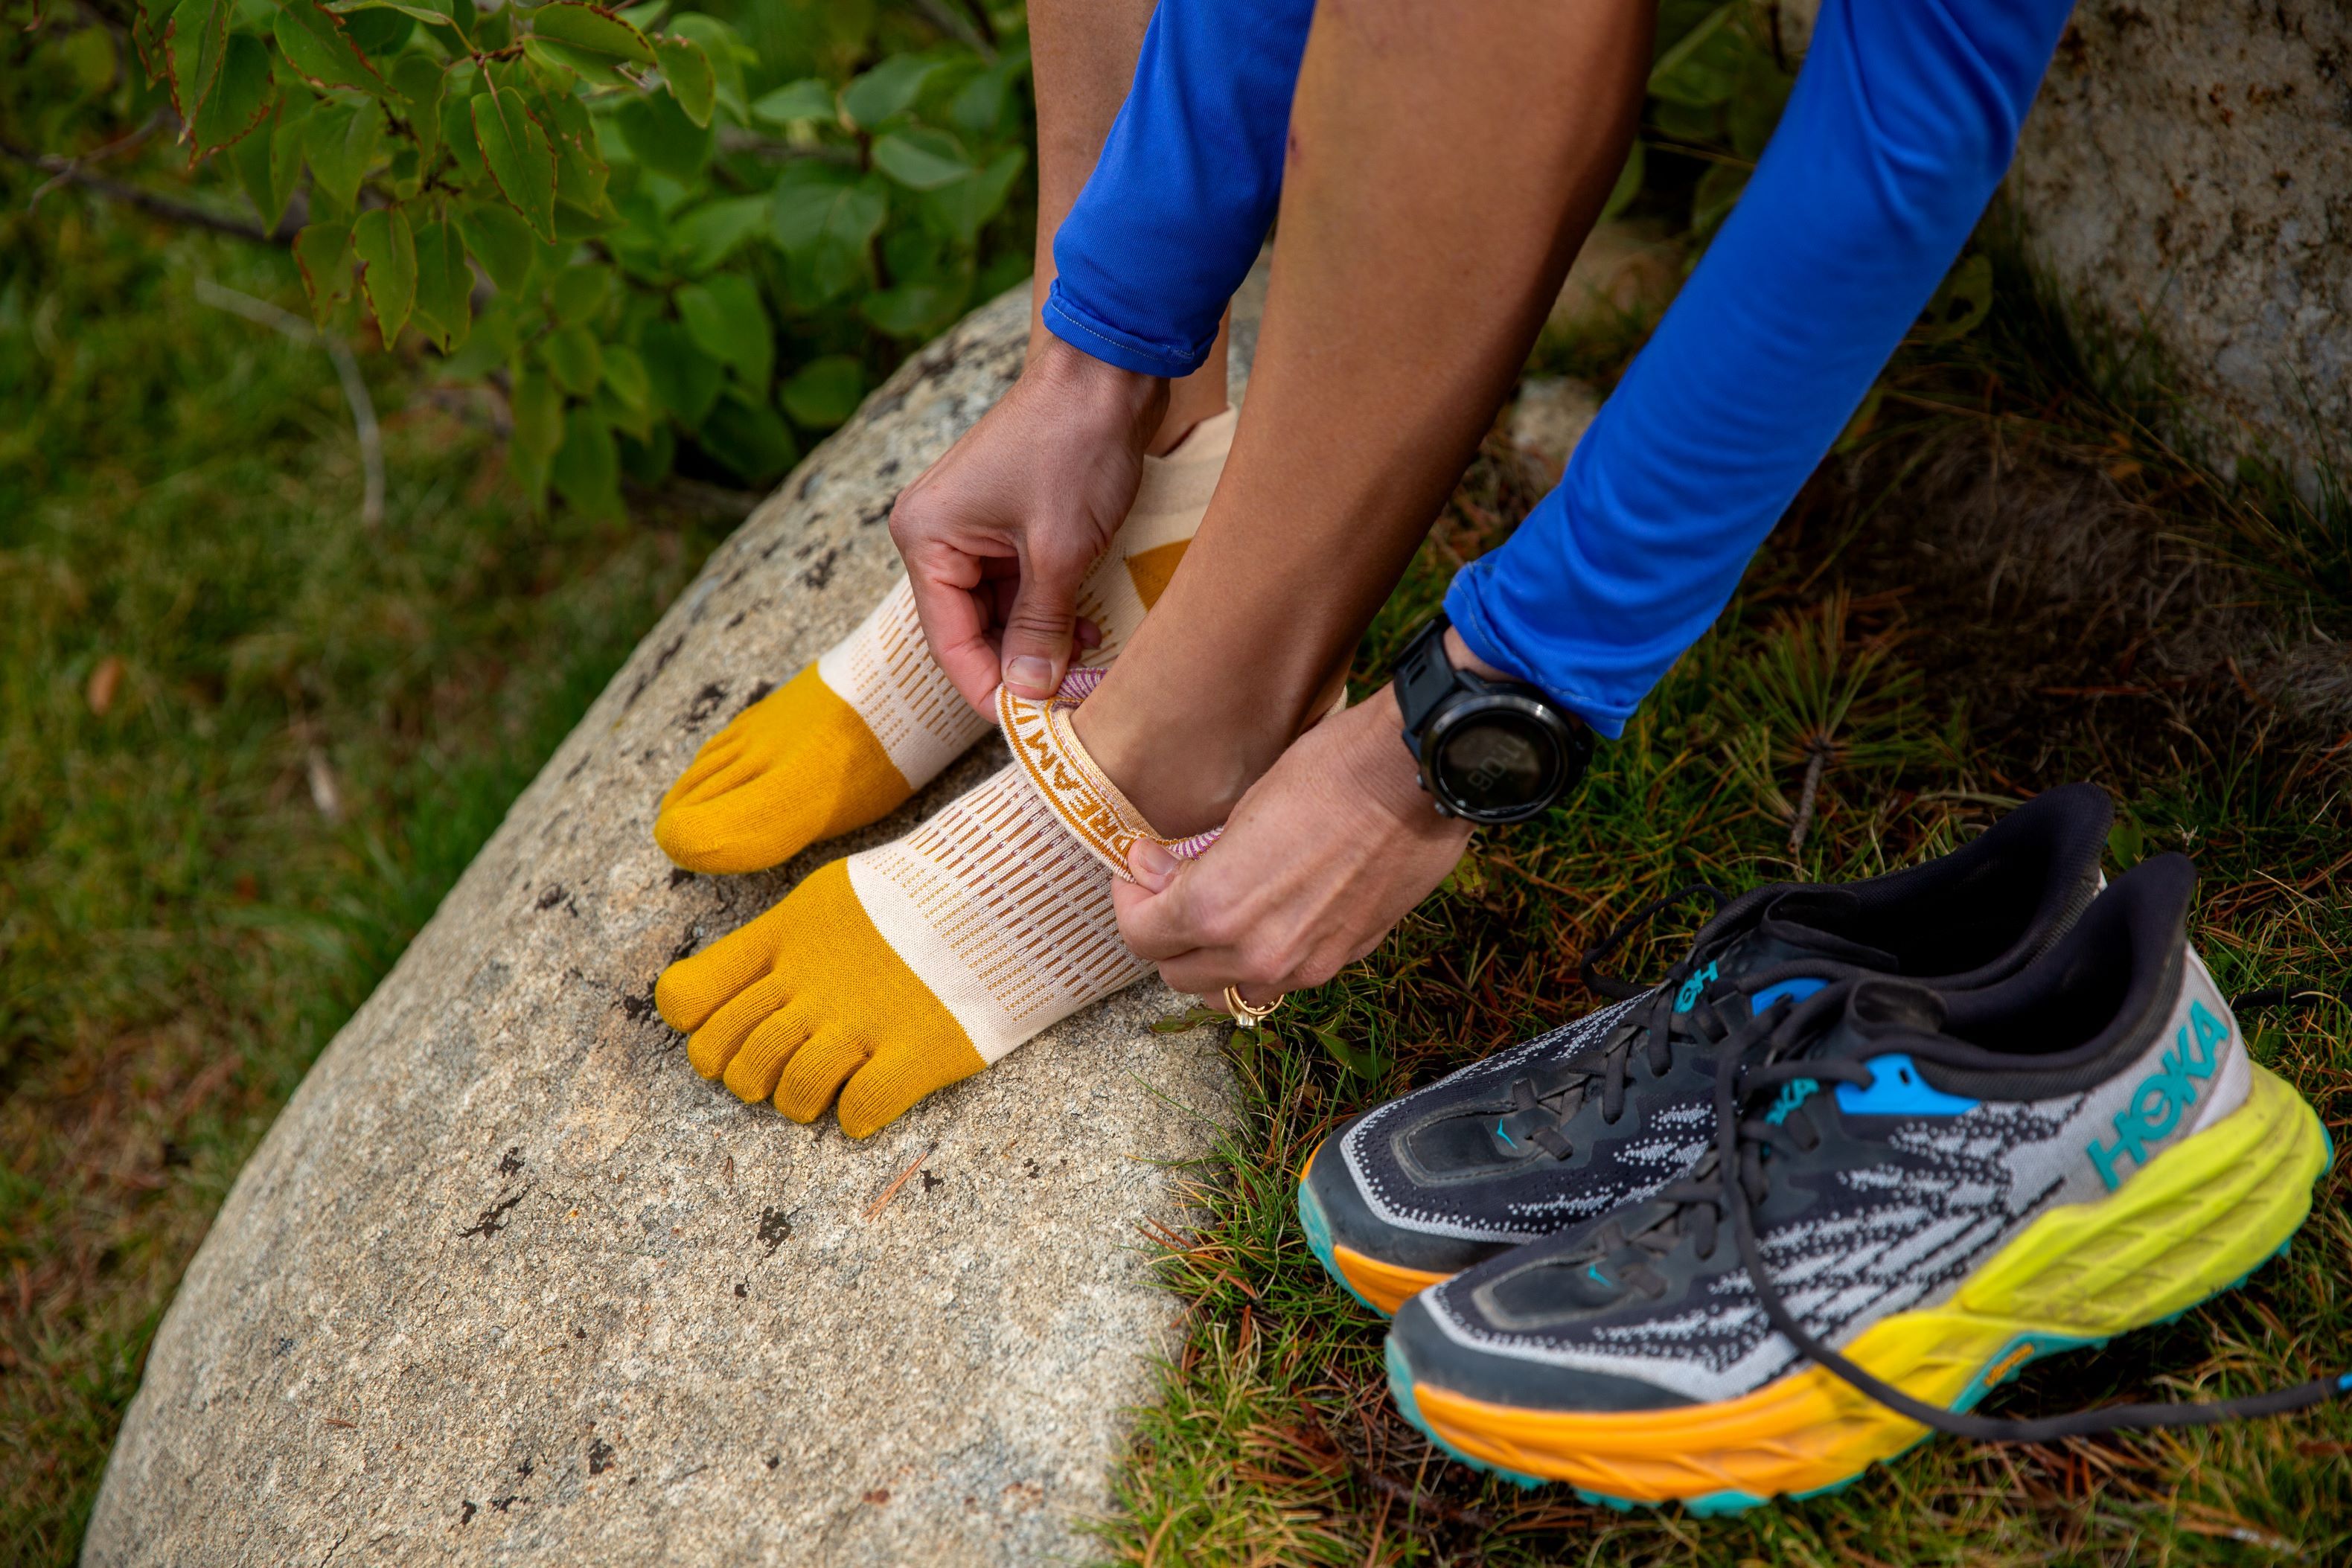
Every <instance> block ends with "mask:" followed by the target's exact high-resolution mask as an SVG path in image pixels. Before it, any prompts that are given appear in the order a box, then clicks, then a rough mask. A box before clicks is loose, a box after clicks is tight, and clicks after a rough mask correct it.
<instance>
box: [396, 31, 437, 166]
mask: <svg viewBox="0 0 2352 1568" xmlns="http://www.w3.org/2000/svg"><path fill="white" fill-rule="evenodd" d="M446 79H447V73H446V72H445V71H443V70H442V68H441V67H440V64H439V63H438V62H437V61H436V60H435V59H433V58H432V57H430V56H428V55H423V54H407V55H403V56H401V57H400V58H399V59H398V60H396V61H394V63H393V68H392V86H393V90H394V91H395V92H397V93H399V94H400V96H401V98H402V99H403V100H404V101H405V102H406V103H407V105H408V112H407V113H406V114H405V115H404V116H403V117H402V118H404V119H405V120H407V121H408V124H409V128H410V129H411V130H413V131H415V133H416V150H417V152H419V153H420V154H422V155H423V156H424V158H425V161H426V162H431V161H432V158H433V150H434V149H435V148H436V147H437V146H439V145H440V141H441V93H442V89H443V87H444V84H445V83H446Z"/></svg>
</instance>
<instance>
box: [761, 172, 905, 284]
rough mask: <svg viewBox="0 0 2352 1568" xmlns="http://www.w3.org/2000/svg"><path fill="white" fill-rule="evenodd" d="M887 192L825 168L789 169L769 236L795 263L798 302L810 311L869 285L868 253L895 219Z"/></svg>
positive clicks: (777, 192) (867, 179)
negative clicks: (885, 225) (891, 217)
mask: <svg viewBox="0 0 2352 1568" xmlns="http://www.w3.org/2000/svg"><path fill="white" fill-rule="evenodd" d="M887 189H888V188H887V186H886V185H884V184H883V183H882V182H881V180H880V178H879V177H878V176H875V175H862V176H861V175H858V174H856V173H853V172H850V171H848V170H845V169H835V168H832V167H830V166H828V165H824V164H819V163H799V164H794V165H793V166H791V167H790V168H787V169H786V170H785V171H784V172H783V174H782V176H781V177H780V178H779V179H778V180H777V181H776V184H775V189H774V190H773V191H772V192H771V193H770V195H769V198H768V199H769V208H770V224H769V235H770V237H771V238H772V239H774V241H775V242H776V245H777V246H778V248H780V249H782V251H783V252H784V253H785V254H786V255H787V256H791V257H792V258H793V263H794V266H793V280H794V288H795V291H796V292H795V298H798V299H799V300H800V302H801V303H802V304H803V305H805V306H808V307H810V308H814V307H817V306H821V305H823V304H824V302H825V301H827V300H830V299H834V298H838V297H840V296H841V295H842V294H845V293H846V292H847V291H848V290H849V289H851V288H853V287H856V286H857V285H859V284H861V283H863V282H865V281H866V276H867V272H868V268H869V266H870V263H869V261H868V249H869V247H870V246H871V245H872V243H873V240H874V236H875V235H877V234H878V233H879V232H881V228H882V225H883V222H884V220H885V219H887V217H888V216H889V214H890V198H889V196H888V194H887Z"/></svg>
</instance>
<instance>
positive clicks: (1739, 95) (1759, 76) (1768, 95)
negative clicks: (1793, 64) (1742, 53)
mask: <svg viewBox="0 0 2352 1568" xmlns="http://www.w3.org/2000/svg"><path fill="white" fill-rule="evenodd" d="M1796 85H1797V78H1795V77H1793V76H1791V75H1790V74H1789V73H1788V72H1787V71H1785V70H1782V69H1781V68H1780V63H1779V62H1778V61H1776V60H1774V59H1773V58H1772V57H1771V56H1770V55H1769V54H1767V53H1765V52H1764V51H1763V50H1762V49H1757V50H1755V51H1753V52H1752V53H1750V54H1749V55H1748V60H1747V63H1746V64H1745V65H1744V66H1742V67H1741V68H1740V72H1739V84H1738V87H1736V88H1735V89H1733V90H1732V94H1731V102H1730V103H1729V105H1727V111H1726V114H1725V119H1726V120H1728V121H1729V123H1730V127H1731V148H1732V151H1733V152H1737V153H1738V154H1739V155H1740V156H1741V157H1742V158H1746V159H1749V160H1751V161H1752V160H1754V159H1757V158H1760V157H1762V156H1763V155H1764V144H1765V143H1766V142H1767V141H1770V140H1771V139H1772V130H1773V127H1775V126H1777V125H1779V124H1780V111H1781V110H1783V109H1785V108H1787V107H1788V103H1789V92H1790V89H1792V88H1794V87H1795V86H1796Z"/></svg>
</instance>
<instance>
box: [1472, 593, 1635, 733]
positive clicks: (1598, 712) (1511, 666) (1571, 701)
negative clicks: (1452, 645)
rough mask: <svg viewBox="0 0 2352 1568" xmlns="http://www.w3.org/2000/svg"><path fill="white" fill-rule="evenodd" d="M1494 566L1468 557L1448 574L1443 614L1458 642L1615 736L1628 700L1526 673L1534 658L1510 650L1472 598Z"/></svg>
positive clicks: (1629, 709)
mask: <svg viewBox="0 0 2352 1568" xmlns="http://www.w3.org/2000/svg"><path fill="white" fill-rule="evenodd" d="M1499 565H1500V563H1499V562H1498V561H1497V560H1496V558H1495V557H1494V556H1491V555H1489V556H1486V557H1485V558H1483V559H1478V560H1474V561H1472V562H1471V563H1470V564H1469V565H1468V566H1465V567H1464V568H1463V569H1462V570H1461V571H1459V572H1457V573H1456V574H1455V575H1454V583H1453V586H1452V587H1450V588H1448V589H1447V590H1446V591H1445V614H1446V618H1447V619H1448V620H1450V621H1452V622H1454V630H1455V631H1456V632H1461V633H1462V641H1463V643H1464V644H1465V646H1467V647H1468V648H1469V650H1470V651H1471V652H1472V653H1475V654H1477V655H1478V657H1480V658H1481V659H1484V660H1485V661H1486V663H1488V664H1492V665H1494V666H1495V668H1496V669H1498V670H1500V671H1502V672H1503V673H1504V674H1507V675H1509V676H1511V677H1513V678H1514V679H1517V680H1522V681H1525V682H1527V683H1528V685H1531V686H1534V687H1536V688H1537V689H1538V690H1539V691H1541V692H1542V693H1543V694H1544V695H1546V696H1548V697H1549V698H1551V700H1552V701H1554V702H1556V703H1558V704H1559V706H1562V707H1564V708H1566V709H1567V710H1568V711H1569V712H1570V713H1572V714H1574V715H1575V716H1577V717H1579V718H1580V719H1582V720H1583V721H1584V722H1585V723H1587V724H1589V725H1591V727H1592V729H1593V733H1595V734H1596V735H1599V736H1600V737H1602V738H1603V739H1605V740H1615V739H1616V738H1617V737H1619V736H1622V735H1623V734H1624V733H1625V721H1626V720H1627V719H1630V718H1632V717H1633V708H1634V705H1633V704H1631V703H1624V702H1612V701H1610V700H1609V699H1607V698H1605V697H1602V696H1600V695H1597V694H1595V693H1592V692H1590V691H1580V690H1579V689H1578V688H1577V687H1576V686H1575V685H1573V684H1564V683H1563V682H1562V681H1560V680H1559V678H1557V677H1553V678H1546V677H1545V676H1543V675H1540V674H1531V673H1530V672H1533V671H1537V670H1539V669H1541V667H1542V666H1541V665H1539V664H1538V663H1537V662H1536V661H1535V660H1533V659H1528V658H1524V657H1521V656H1520V655H1519V654H1518V653H1515V652H1513V650H1512V648H1511V644H1510V641H1509V639H1508V638H1507V637H1506V636H1504V635H1503V633H1502V630H1501V628H1500V627H1498V626H1497V625H1496V622H1495V621H1494V620H1493V618H1491V617H1490V616H1488V614H1487V613H1486V605H1485V603H1483V602H1482V601H1480V599H1479V597H1478V595H1479V591H1480V589H1481V588H1482V587H1483V586H1484V585H1485V583H1486V579H1487V578H1488V577H1490V576H1492V575H1493V574H1494V572H1495V570H1496V568H1497V567H1498V566H1499ZM1482 569H1483V570H1482Z"/></svg>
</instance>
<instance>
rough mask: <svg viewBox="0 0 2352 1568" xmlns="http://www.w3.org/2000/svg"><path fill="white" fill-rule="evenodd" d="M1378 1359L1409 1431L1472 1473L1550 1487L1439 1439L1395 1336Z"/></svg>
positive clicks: (1614, 1502) (1593, 1498) (1616, 1502)
mask: <svg viewBox="0 0 2352 1568" xmlns="http://www.w3.org/2000/svg"><path fill="white" fill-rule="evenodd" d="M1382 1359H1383V1360H1384V1361H1385V1362H1386V1363H1387V1365H1388V1370H1389V1397H1390V1398H1391V1399H1393V1400H1395V1401H1396V1407H1397V1413H1398V1414H1399V1415H1401V1416H1403V1417H1404V1418H1405V1419H1406V1420H1407V1421H1410V1422H1412V1427H1413V1430H1415V1431H1417V1432H1419V1433H1420V1434H1421V1435H1422V1436H1423V1437H1426V1438H1428V1439H1429V1440H1430V1441H1431V1442H1433V1443H1434V1444H1436V1445H1437V1446H1438V1447H1439V1448H1443V1449H1444V1451H1445V1452H1446V1453H1447V1454H1449V1455H1451V1456H1452V1457H1453V1458H1455V1459H1458V1460H1460V1461H1461V1462H1462V1463H1464V1464H1465V1465H1467V1466H1469V1467H1470V1468H1471V1469H1474V1470H1481V1471H1484V1472H1485V1473H1486V1474H1487V1475H1490V1476H1500V1477H1502V1478H1503V1479H1505V1480H1507V1481H1511V1482H1514V1483H1516V1484H1517V1485H1519V1486H1523V1487H1530V1488H1532V1487H1544V1486H1550V1485H1551V1484H1553V1483H1551V1482H1550V1481H1548V1480H1546V1479H1543V1477H1541V1476H1531V1475H1528V1474H1527V1473H1525V1472H1524V1471H1520V1470H1512V1469H1504V1468H1503V1467H1502V1466H1500V1465H1490V1464H1488V1463H1487V1462H1486V1460H1484V1459H1481V1458H1473V1457H1472V1456H1470V1455H1468V1454H1465V1453H1464V1452H1463V1451H1462V1450H1461V1449H1459V1448H1455V1447H1454V1445H1453V1444H1451V1443H1449V1442H1447V1441H1446V1440H1445V1439H1444V1438H1443V1437H1439V1436H1438V1435H1437V1433H1436V1432H1435V1431H1433V1429H1432V1428H1431V1427H1430V1425H1429V1421H1428V1418H1427V1417H1425V1416H1423V1415H1422V1413H1421V1402H1420V1401H1419V1400H1417V1399H1415V1398H1414V1397H1413V1396H1412V1367H1411V1366H1410V1365H1408V1364H1406V1362H1405V1359H1404V1351H1403V1349H1402V1347H1400V1346H1399V1345H1398V1343H1397V1342H1396V1335H1394V1334H1391V1335H1389V1340H1388V1343H1387V1344H1386V1345H1385V1346H1384V1347H1383V1354H1382ZM1576 1495H1577V1496H1579V1497H1580V1498H1583V1499H1584V1500H1585V1501H1587V1502H1604V1503H1609V1504H1610V1505H1611V1506H1612V1507H1616V1508H1621V1509H1624V1508H1631V1507H1633V1504H1631V1503H1629V1502H1626V1501H1624V1500H1622V1499H1610V1498H1602V1497H1600V1496H1597V1495H1595V1496H1588V1495H1587V1494H1586V1493H1585V1492H1584V1491H1583V1490H1582V1489H1579V1490H1578V1491H1577V1494H1576Z"/></svg>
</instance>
